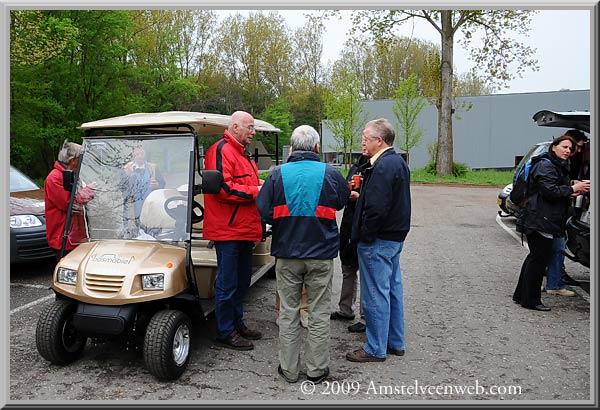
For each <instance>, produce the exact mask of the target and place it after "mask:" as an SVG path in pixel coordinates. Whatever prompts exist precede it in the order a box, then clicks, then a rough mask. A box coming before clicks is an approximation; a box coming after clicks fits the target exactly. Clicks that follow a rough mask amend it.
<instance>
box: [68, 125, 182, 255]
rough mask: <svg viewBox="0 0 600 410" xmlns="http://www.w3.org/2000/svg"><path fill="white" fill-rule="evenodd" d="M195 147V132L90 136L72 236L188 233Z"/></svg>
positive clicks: (172, 237)
mask: <svg viewBox="0 0 600 410" xmlns="http://www.w3.org/2000/svg"><path fill="white" fill-rule="evenodd" d="M193 150H194V137H193V135H191V134H186V135H182V136H179V135H178V136H173V135H170V136H152V137H144V136H125V137H123V136H121V137H100V138H98V137H93V138H85V139H84V142H83V146H82V155H81V157H80V171H79V178H78V180H77V181H76V184H75V187H74V190H75V192H74V195H75V198H76V199H75V203H74V204H73V209H72V221H71V234H70V235H69V241H70V242H71V243H72V244H73V245H76V244H78V243H81V242H86V241H96V240H104V239H137V240H153V241H154V240H159V241H170V242H176V241H181V240H184V239H187V234H186V232H187V223H188V209H187V208H188V207H187V203H188V192H187V191H188V186H190V185H191V183H192V181H189V179H190V157H191V153H192V152H193ZM90 187H91V188H90ZM90 198H92V199H90ZM78 226H79V228H77V227H78ZM82 228H84V229H82ZM76 232H78V234H76Z"/></svg>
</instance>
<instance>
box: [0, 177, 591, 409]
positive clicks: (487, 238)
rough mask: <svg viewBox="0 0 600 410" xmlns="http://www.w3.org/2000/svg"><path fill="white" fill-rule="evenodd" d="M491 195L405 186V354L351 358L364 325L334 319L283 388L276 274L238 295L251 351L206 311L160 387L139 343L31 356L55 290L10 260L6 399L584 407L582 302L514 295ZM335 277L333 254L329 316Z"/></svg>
mask: <svg viewBox="0 0 600 410" xmlns="http://www.w3.org/2000/svg"><path fill="white" fill-rule="evenodd" d="M498 190H499V189H497V188H473V187H467V188H461V187H444V186H423V185H414V186H413V187H412V214H413V217H412V223H411V231H410V233H409V235H408V237H407V239H406V242H405V246H404V250H403V251H402V254H401V267H402V271H403V280H404V302H405V318H406V320H405V332H406V355H405V356H403V357H397V356H389V357H388V358H387V360H386V361H385V362H382V363H366V364H360V363H352V362H349V361H347V360H346V359H345V355H346V353H347V352H349V351H351V350H354V349H356V348H358V347H360V346H362V344H363V343H364V334H355V333H349V332H348V331H347V329H346V327H347V326H348V325H349V324H350V323H352V322H345V321H332V322H331V348H330V352H331V365H330V368H331V375H330V377H329V378H328V379H327V380H326V381H325V382H324V383H322V384H319V385H311V384H310V383H305V382H303V381H302V380H303V379H301V381H300V382H298V383H295V384H288V383H287V382H285V381H283V380H282V379H281V377H279V376H278V375H277V365H278V328H277V325H276V323H275V319H276V316H275V280H274V279H269V278H266V277H265V278H263V279H261V280H260V281H258V282H257V283H256V284H255V285H254V286H253V288H252V289H251V290H250V291H249V294H248V297H247V300H246V304H245V307H246V314H245V318H246V320H247V323H248V325H249V326H250V327H253V328H258V329H260V330H261V331H262V332H263V333H264V337H263V339H261V340H258V341H256V342H254V344H255V349H254V350H252V351H247V352H238V351H232V350H229V349H226V348H223V347H220V346H218V345H216V344H215V343H214V341H213V337H214V320H209V321H208V322H206V323H205V324H201V325H199V326H197V328H196V329H195V333H194V335H195V339H194V341H193V343H192V350H193V351H192V358H191V362H190V364H189V366H188V369H187V371H186V372H185V373H184V374H183V376H182V377H181V378H180V379H179V380H177V381H174V382H158V381H156V380H155V379H154V378H153V377H152V376H151V375H150V374H149V373H148V371H147V370H146V369H145V368H144V363H143V359H142V357H141V354H140V352H139V351H136V350H135V349H126V348H125V346H122V345H119V344H116V343H108V344H98V345H94V344H88V346H87V347H86V350H85V351H84V354H83V356H82V357H81V359H80V360H78V361H77V362H75V363H73V364H71V365H68V366H65V367H61V366H56V365H51V364H49V363H48V362H47V361H45V360H44V359H43V358H41V357H40V355H39V354H38V353H37V351H36V347H35V326H36V322H37V317H38V316H39V313H40V311H41V309H42V308H43V307H44V306H45V305H46V304H48V303H50V300H51V298H49V299H44V298H46V297H48V295H51V292H50V291H48V290H47V289H44V286H45V285H49V280H50V275H51V273H50V270H51V268H49V267H44V266H43V265H40V266H38V267H33V268H31V270H32V272H29V273H27V274H24V275H19V271H18V270H17V269H13V270H11V304H10V309H11V314H10V380H9V399H10V400H11V401H15V402H18V403H23V402H21V401H24V402H25V403H30V402H32V401H34V402H38V401H40V403H44V404H48V403H51V402H54V401H73V400H84V401H85V403H92V401H93V402H95V401H104V400H107V401H110V403H114V402H115V401H117V400H118V402H119V403H123V404H125V403H129V402H135V403H142V402H145V401H148V403H150V402H152V403H156V402H155V401H157V400H160V401H161V402H160V403H161V404H165V405H168V404H176V403H185V404H207V403H216V402H217V401H218V402H225V403H230V404H231V403H235V404H243V403H254V404H256V403H259V404H263V405H271V404H273V405H274V404H282V403H283V404H285V403H294V404H303V403H305V404H308V403H313V404H314V403H317V402H328V403H330V402H331V401H336V402H340V403H341V402H344V401H347V402H348V403H354V404H360V403H361V402H363V401H369V403H372V404H375V403H377V404H380V403H387V404H392V403H395V402H401V403H402V404H408V403H410V402H411V401H415V402H418V403H421V404H424V403H423V401H424V400H425V401H435V402H436V403H437V404H443V402H444V401H451V402H452V403H457V402H456V401H457V400H467V401H472V400H487V401H490V403H491V402H494V403H496V404H506V401H517V402H519V403H523V404H524V403H532V401H544V402H545V401H552V403H555V404H560V403H563V404H564V403H570V404H578V403H591V401H590V400H591V399H592V398H593V396H592V394H591V384H590V382H591V380H590V379H591V373H590V369H591V367H592V366H591V364H592V363H591V358H592V357H594V358H595V357H596V356H595V355H594V356H591V355H590V354H591V347H592V346H591V345H590V302H589V300H590V298H589V297H588V298H586V297H584V296H583V295H582V294H581V293H580V294H578V295H577V296H575V297H561V296H549V295H545V294H544V295H543V301H544V303H545V304H547V305H548V306H550V307H551V308H552V310H551V311H550V312H538V311H532V310H527V309H523V308H521V307H520V306H518V305H515V304H513V303H512V300H511V295H512V292H513V290H514V287H515V285H516V283H517V278H518V274H519V269H520V266H521V263H522V261H523V260H524V258H525V256H526V254H527V250H526V248H524V247H523V246H522V245H521V243H520V240H517V239H515V237H514V236H512V235H511V234H510V233H509V231H507V230H506V229H504V228H503V227H502V226H501V225H500V224H499V223H498V222H497V221H496V215H497V210H498V208H497V205H496V196H497V193H498ZM569 262H570V261H569ZM575 268H577V269H580V270H579V271H578V273H577V275H579V277H580V278H582V279H583V278H584V276H585V275H586V272H587V277H588V280H589V269H587V270H586V268H582V267H581V268H580V265H578V266H577V267H575V266H569V265H568V266H567V269H575ZM29 285H36V286H29ZM340 286H341V269H340V265H339V260H336V263H335V275H334V295H333V300H332V307H331V308H332V311H333V310H334V309H335V302H337V300H338V298H339V290H340ZM25 305H28V306H25ZM23 306H25V307H23ZM593 347H594V348H595V346H593ZM163 400H164V401H163ZM233 401H235V402H233ZM478 403H480V404H483V403H481V402H478ZM513 404H514V403H513Z"/></svg>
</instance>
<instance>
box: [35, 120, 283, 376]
mask: <svg viewBox="0 0 600 410" xmlns="http://www.w3.org/2000/svg"><path fill="white" fill-rule="evenodd" d="M229 122H230V116H229V115H218V114H204V113H197V112H184V111H176V112H163V113H151V114H146V113H137V114H129V115H124V116H121V117H115V118H108V119H104V120H98V121H93V122H88V123H84V124H82V125H81V127H80V128H81V129H83V130H85V131H86V135H85V136H84V137H83V144H82V154H81V156H80V158H79V168H78V169H77V171H76V172H75V174H73V173H72V172H71V171H70V170H66V171H64V173H63V178H64V179H65V189H67V190H70V191H71V192H73V195H72V196H71V203H70V204H69V211H68V213H67V215H68V216H67V226H70V227H72V228H71V229H70V231H69V232H67V235H66V237H65V239H64V240H65V241H66V240H67V239H68V240H70V241H71V242H72V243H73V242H74V241H76V242H75V243H78V245H77V246H76V247H75V249H73V250H72V251H71V252H70V253H69V254H67V255H66V256H65V257H64V258H62V259H61V260H60V261H59V262H58V264H57V265H56V268H55V270H54V275H53V278H52V290H53V291H54V292H55V295H56V300H55V301H54V302H53V303H51V304H49V305H48V306H47V307H46V308H45V309H44V310H43V311H42V312H41V314H40V316H39V319H38V324H37V328H36V346H37V350H38V352H39V353H40V355H41V356H42V357H43V358H45V359H46V360H48V361H50V362H51V363H54V364H57V365H66V364H69V363H71V362H73V361H75V360H77V358H78V357H79V356H80V355H81V354H82V352H83V350H84V348H85V346H86V344H87V340H88V339H93V340H94V342H103V341H109V340H121V341H124V342H125V343H129V344H130V345H132V346H136V347H139V348H140V351H141V352H142V354H143V357H144V363H145V364H146V368H147V369H148V371H149V372H150V373H151V374H153V375H154V376H155V377H156V378H158V379H160V380H174V379H176V378H178V377H179V376H181V374H183V372H184V371H185V368H186V367H187V364H188V362H189V358H190V354H191V353H192V350H193V347H194V344H193V343H192V340H193V338H194V336H195V335H194V332H193V327H192V323H193V319H198V320H202V319H204V318H205V317H206V316H208V315H209V314H210V313H211V312H213V311H214V308H215V303H214V298H215V288H214V284H215V279H216V275H217V258H216V252H215V249H214V246H213V243H212V241H208V240H205V239H204V238H203V236H202V220H203V217H204V208H203V203H204V202H203V198H204V194H215V193H217V192H219V191H220V189H221V187H222V183H223V175H222V174H221V172H219V171H214V170H210V171H208V170H204V169H203V166H202V163H203V160H202V159H203V158H202V154H201V150H200V146H199V139H200V137H207V138H210V137H213V136H216V138H221V136H222V135H223V131H224V130H225V129H226V128H227V126H228V124H229ZM255 129H256V132H259V133H263V134H264V135H265V136H274V137H275V138H276V139H277V138H278V136H279V133H280V130H279V129H278V128H276V127H274V126H273V125H271V124H269V123H268V122H265V121H261V120H258V119H256V120H255ZM277 143H278V142H277V140H276V144H275V145H276V146H277ZM139 147H142V148H143V151H144V153H145V154H146V155H147V156H148V157H147V158H148V165H150V164H151V163H152V167H153V168H154V169H156V170H158V169H160V173H161V175H162V179H164V182H163V183H161V184H160V186H158V187H156V188H155V189H153V190H151V191H150V192H146V191H145V188H142V189H141V190H140V188H139V186H142V185H141V184H140V183H139V180H137V179H136V178H134V179H133V180H132V179H131V178H129V177H128V176H127V171H126V170H127V167H128V164H130V160H131V158H132V155H133V153H134V152H136V151H137V150H138V149H139ZM275 161H276V162H277V155H275ZM140 175H143V174H140ZM119 181H121V182H119ZM128 181H129V182H128ZM136 181H137V182H136ZM85 183H91V184H93V185H94V186H95V196H94V198H93V199H92V200H90V201H89V202H86V203H85V204H83V205H77V204H75V203H74V202H75V200H74V198H76V197H77V192H79V191H80V190H82V189H85ZM130 183H133V185H130ZM136 187H138V188H136ZM136 189H137V191H136ZM141 192H146V195H140V196H139V197H138V194H139V193H141ZM133 194H135V195H133ZM136 198H137V199H136ZM138 201H139V205H140V206H139V207H138V206H137V205H136V204H138ZM140 208H141V209H140ZM137 209H140V213H139V215H137ZM71 222H77V223H76V224H73V223H71ZM83 225H84V226H85V229H75V228H73V227H81V226H83ZM270 243H271V238H270V237H267V236H266V235H265V237H263V240H262V241H261V242H257V243H256V244H255V247H254V251H253V258H252V262H253V272H252V277H251V284H254V283H255V282H256V281H257V280H258V279H259V278H260V277H262V276H263V275H265V274H267V273H268V272H269V271H271V270H273V269H274V265H275V259H274V257H273V256H271V255H270ZM63 246H64V245H63Z"/></svg>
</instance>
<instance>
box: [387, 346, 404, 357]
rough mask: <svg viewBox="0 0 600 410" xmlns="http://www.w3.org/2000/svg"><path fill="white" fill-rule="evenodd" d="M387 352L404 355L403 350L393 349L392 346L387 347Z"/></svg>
mask: <svg viewBox="0 0 600 410" xmlns="http://www.w3.org/2000/svg"><path fill="white" fill-rule="evenodd" d="M387 352H388V354H393V355H394V356H404V350H401V349H394V348H393V347H388V348H387Z"/></svg>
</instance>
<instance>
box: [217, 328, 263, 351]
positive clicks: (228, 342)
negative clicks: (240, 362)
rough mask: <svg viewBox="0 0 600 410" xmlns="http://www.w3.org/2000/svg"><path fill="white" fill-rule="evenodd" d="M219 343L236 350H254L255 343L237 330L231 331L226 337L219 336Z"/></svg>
mask: <svg viewBox="0 0 600 410" xmlns="http://www.w3.org/2000/svg"><path fill="white" fill-rule="evenodd" d="M217 343H218V344H219V345H221V346H223V347H228V348H229V349H234V350H252V349H254V345H253V344H252V342H250V341H249V340H246V339H244V338H243V337H242V336H241V335H240V334H239V333H238V332H237V330H234V331H233V332H231V334H230V335H229V336H227V337H226V338H225V339H221V338H217Z"/></svg>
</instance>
